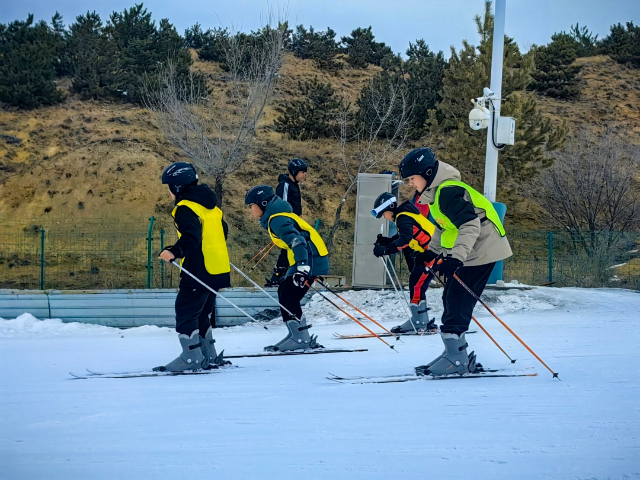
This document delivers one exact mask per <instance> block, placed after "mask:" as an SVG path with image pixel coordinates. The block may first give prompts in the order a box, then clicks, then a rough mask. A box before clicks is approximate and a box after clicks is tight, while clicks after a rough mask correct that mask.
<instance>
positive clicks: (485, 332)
mask: <svg viewBox="0 0 640 480" xmlns="http://www.w3.org/2000/svg"><path fill="white" fill-rule="evenodd" d="M427 268H428V269H429V271H430V272H431V273H432V274H433V276H434V277H435V278H437V279H438V281H439V282H440V283H441V284H442V286H443V287H444V282H443V281H442V279H441V278H440V277H439V276H438V274H437V273H436V272H434V271H433V270H432V269H431V267H429V266H427ZM476 298H477V297H476ZM471 319H472V320H473V321H474V322H476V324H477V325H478V326H479V327H480V330H482V331H483V332H484V334H485V335H486V336H487V337H489V338H490V339H491V341H492V342H493V343H494V344H495V346H496V347H498V348H499V349H500V351H501V352H502V353H504V354H505V356H506V357H507V358H508V359H509V360H510V361H511V363H516V361H515V360H514V359H513V358H511V357H510V356H509V354H508V353H507V352H505V350H504V348H502V347H501V346H500V344H499V343H498V342H497V341H496V339H495V338H493V337H492V336H491V334H490V333H489V332H487V330H486V329H485V328H484V327H483V326H482V324H481V323H480V322H479V321H478V320H477V319H476V317H474V316H473V315H471Z"/></svg>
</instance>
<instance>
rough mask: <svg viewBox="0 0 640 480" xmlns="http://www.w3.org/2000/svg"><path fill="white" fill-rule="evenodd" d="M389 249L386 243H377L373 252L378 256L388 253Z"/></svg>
mask: <svg viewBox="0 0 640 480" xmlns="http://www.w3.org/2000/svg"><path fill="white" fill-rule="evenodd" d="M387 251H388V249H387V247H385V246H384V245H379V244H377V243H376V244H375V245H374V247H373V254H374V255H375V256H376V257H378V258H380V257H383V256H385V255H388V253H387Z"/></svg>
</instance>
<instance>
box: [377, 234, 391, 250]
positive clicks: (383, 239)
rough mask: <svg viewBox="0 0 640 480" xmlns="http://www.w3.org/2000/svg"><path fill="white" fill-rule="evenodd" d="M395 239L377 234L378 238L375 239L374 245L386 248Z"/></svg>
mask: <svg viewBox="0 0 640 480" xmlns="http://www.w3.org/2000/svg"><path fill="white" fill-rule="evenodd" d="M394 240H395V238H393V237H384V236H383V235H382V234H381V233H379V234H378V238H377V239H376V245H382V246H383V247H386V246H387V245H391V244H392V243H393V241H394Z"/></svg>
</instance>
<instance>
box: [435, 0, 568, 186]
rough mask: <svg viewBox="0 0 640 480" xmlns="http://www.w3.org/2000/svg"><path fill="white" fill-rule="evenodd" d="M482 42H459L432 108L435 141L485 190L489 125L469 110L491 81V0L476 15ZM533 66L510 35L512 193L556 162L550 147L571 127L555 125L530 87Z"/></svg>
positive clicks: (502, 171)
mask: <svg viewBox="0 0 640 480" xmlns="http://www.w3.org/2000/svg"><path fill="white" fill-rule="evenodd" d="M475 22H476V26H477V29H478V34H479V35H480V44H479V45H478V46H477V47H476V46H474V45H471V44H470V43H469V42H467V41H464V42H463V48H462V50H460V51H459V52H458V51H456V50H455V49H454V48H453V47H452V49H451V58H450V60H449V67H448V68H447V70H446V72H445V76H444V80H443V90H442V100H441V101H440V102H439V103H438V106H437V109H436V110H430V111H429V118H428V120H427V126H428V127H429V128H430V130H431V134H432V135H431V138H430V141H429V144H430V145H431V146H433V147H434V148H435V149H436V153H437V155H438V157H439V158H440V159H441V160H443V161H445V162H447V163H451V164H453V165H454V166H455V167H456V168H458V169H459V170H461V172H462V173H463V178H464V180H465V181H466V182H468V183H470V184H471V185H473V186H474V187H475V188H478V189H479V190H480V191H482V184H483V179H484V164H485V149H486V136H487V132H486V130H479V131H473V130H471V128H470V127H469V123H468V115H469V111H470V110H471V108H472V107H473V105H472V103H471V100H472V99H473V98H475V97H478V96H480V95H481V94H482V89H483V87H486V86H489V84H490V82H489V80H490V73H491V53H492V43H493V39H492V36H493V15H492V14H491V2H490V1H487V2H485V12H484V16H483V17H480V16H476V18H475ZM532 71H533V58H532V55H530V54H527V55H522V54H521V53H520V50H519V49H518V46H517V44H516V43H515V42H514V41H513V39H511V38H509V37H505V45H504V65H503V80H502V98H503V99H504V100H503V101H502V103H501V115H503V116H512V117H514V118H515V119H516V139H515V140H516V144H515V145H514V146H508V147H506V148H505V149H504V150H503V151H502V152H501V153H500V163H499V166H498V175H499V178H500V181H499V185H500V188H501V192H500V193H501V194H502V195H506V196H507V198H509V197H510V198H513V197H511V194H513V193H514V190H513V186H514V185H516V184H517V183H518V182H521V181H523V180H525V179H530V178H531V176H532V175H535V173H536V172H538V171H539V170H540V169H542V168H544V167H545V166H548V165H549V164H550V161H551V160H550V159H549V155H548V152H550V151H554V150H557V149H558V148H559V147H560V146H561V145H562V143H563V141H564V138H565V136H566V133H567V127H566V125H565V124H564V122H563V123H562V124H561V125H560V126H558V127H554V126H553V125H552V124H551V121H550V120H549V119H548V118H545V117H544V116H543V115H542V114H541V112H540V110H539V108H538V106H537V102H536V99H535V97H534V96H533V95H532V94H531V93H527V92H526V91H525V89H526V87H527V85H528V84H529V82H530V81H531V75H530V74H531V72H532Z"/></svg>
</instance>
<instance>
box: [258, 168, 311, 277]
mask: <svg viewBox="0 0 640 480" xmlns="http://www.w3.org/2000/svg"><path fill="white" fill-rule="evenodd" d="M287 169H288V170H289V173H288V174H286V173H282V174H281V175H280V176H279V177H278V186H277V187H276V195H277V196H279V197H280V198H281V199H282V200H284V201H285V202H287V203H288V204H289V205H291V209H292V211H293V213H295V214H296V215H298V216H300V215H302V195H301V194H300V183H302V182H304V181H305V179H306V177H307V170H308V167H307V163H306V162H305V161H304V160H302V159H301V158H294V159H292V160H291V161H290V162H289V165H288V167H287ZM288 268H289V262H288V261H287V250H286V249H282V250H280V256H279V257H278V261H277V262H276V266H275V267H273V274H272V275H271V278H270V279H267V283H266V284H265V287H276V286H278V285H280V282H281V281H282V278H283V277H284V275H285V273H287V269H288Z"/></svg>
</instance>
